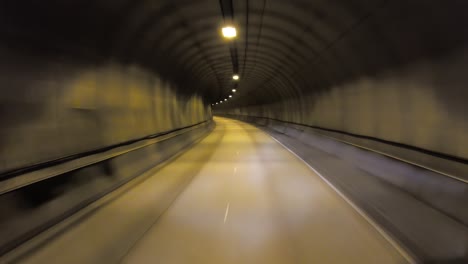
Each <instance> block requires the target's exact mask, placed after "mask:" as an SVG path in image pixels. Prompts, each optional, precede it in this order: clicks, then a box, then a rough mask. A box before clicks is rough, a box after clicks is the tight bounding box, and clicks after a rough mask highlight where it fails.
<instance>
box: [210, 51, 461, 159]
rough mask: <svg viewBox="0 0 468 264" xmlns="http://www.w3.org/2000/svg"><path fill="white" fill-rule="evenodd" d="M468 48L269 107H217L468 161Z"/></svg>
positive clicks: (227, 110) (223, 112)
mask: <svg viewBox="0 0 468 264" xmlns="http://www.w3.org/2000/svg"><path fill="white" fill-rule="evenodd" d="M467 67H468V50H462V51H458V52H454V53H452V54H450V55H446V56H444V57H439V58H433V59H428V60H425V61H419V62H416V63H411V64H408V65H406V66H404V67H402V68H399V69H392V70H386V71H384V72H382V73H380V74H378V75H376V76H364V77H360V78H357V79H355V80H353V81H349V82H345V83H343V84H340V85H336V86H333V87H330V88H329V89H327V90H325V91H323V92H321V93H320V94H305V95H304V96H303V97H301V98H293V99H288V100H284V101H281V102H277V103H273V104H265V105H253V106H247V107H240V108H233V109H220V110H217V109H215V113H217V114H235V115H243V116H256V117H265V118H271V119H277V120H281V121H286V122H293V123H298V124H304V125H308V126H314V127H318V128H325V129H332V130H337V131H341V132H346V133H352V134H356V135H360V136H367V137H371V138H376V139H382V140H386V141H390V142H395V143H401V144H405V145H409V146H412V147H417V148H421V149H425V150H430V151H434V152H438V153H443V154H446V155H449V156H455V157H459V158H462V159H468V137H467V136H466V135H468V119H467V118H466V114H467V113H468V108H467V105H466V98H468V89H467V88H466V83H467V82H468V76H467V75H466V68H467Z"/></svg>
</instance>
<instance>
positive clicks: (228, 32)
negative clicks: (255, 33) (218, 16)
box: [222, 26, 237, 39]
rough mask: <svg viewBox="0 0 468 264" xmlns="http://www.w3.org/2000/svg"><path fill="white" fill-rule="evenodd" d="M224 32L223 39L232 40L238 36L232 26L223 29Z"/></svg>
mask: <svg viewBox="0 0 468 264" xmlns="http://www.w3.org/2000/svg"><path fill="white" fill-rule="evenodd" d="M222 32H223V37H225V38H227V39H232V38H235V37H236V36H237V30H236V28H235V27H231V26H228V27H223V29H222Z"/></svg>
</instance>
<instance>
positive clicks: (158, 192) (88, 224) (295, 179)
mask: <svg viewBox="0 0 468 264" xmlns="http://www.w3.org/2000/svg"><path fill="white" fill-rule="evenodd" d="M216 122H217V127H216V129H215V130H214V131H213V132H212V133H211V134H210V135H209V136H208V137H206V138H205V139H203V140H202V141H201V142H200V143H198V144H196V145H195V146H193V147H192V148H191V149H190V150H188V151H187V152H185V153H184V154H182V155H181V156H179V157H178V158H176V159H175V160H174V161H173V162H171V163H169V164H168V165H166V166H164V167H162V168H160V169H158V170H157V171H155V172H152V173H151V175H145V176H142V178H141V179H139V180H137V181H136V182H133V183H130V184H129V185H128V186H125V187H124V188H123V189H121V190H118V191H116V192H115V193H112V194H110V195H108V196H107V197H105V198H104V199H103V200H100V201H98V202H96V203H95V204H93V205H91V206H89V207H88V208H86V209H84V210H83V211H82V212H80V213H78V214H77V215H75V216H73V217H72V218H71V219H69V220H67V221H65V222H64V223H62V224H61V225H59V226H57V227H56V228H55V229H52V230H50V231H48V232H46V233H45V234H43V235H42V236H40V237H38V239H37V240H36V241H34V240H33V241H31V242H30V243H29V244H30V245H25V246H24V247H25V248H28V247H29V248H35V250H32V251H27V250H26V249H24V250H26V251H25V252H28V254H26V255H25V256H23V257H21V258H20V259H16V261H18V260H21V261H20V262H21V263H68V264H70V263H80V264H82V263H171V264H172V263H200V264H209V263H216V264H221V263H268V264H274V263H319V264H322V263H359V264H365V263H369V264H375V263H379V264H385V263H407V261H406V259H405V258H404V257H403V256H402V254H401V253H400V252H401V251H400V250H397V249H396V247H395V246H393V245H392V244H391V243H390V242H389V241H388V240H387V239H386V238H385V237H384V236H383V235H382V234H381V233H379V232H378V231H377V229H376V228H374V226H373V225H371V224H370V223H369V222H368V221H367V220H366V219H365V218H364V217H363V216H362V215H361V214H359V213H358V212H357V211H356V210H355V209H354V208H353V207H352V206H351V205H350V204H349V203H348V202H346V201H345V200H344V199H343V198H342V197H341V196H340V195H339V194H338V193H337V192H336V191H335V190H334V189H332V188H331V187H330V186H329V185H328V184H327V183H326V182H325V181H323V180H322V179H321V178H320V177H319V176H318V175H317V174H316V173H314V172H313V171H312V170H311V169H310V168H309V167H308V166H307V165H306V164H304V163H303V162H302V161H301V160H300V159H298V158H297V157H295V156H294V155H293V154H291V153H290V152H289V151H288V150H287V149H285V148H284V147H282V146H281V145H280V144H279V143H277V142H276V141H274V140H273V139H272V138H271V137H270V136H268V135H267V134H265V133H263V132H262V131H260V130H259V129H257V128H255V127H253V126H251V125H248V124H245V123H241V122H238V121H233V120H229V119H221V118H218V119H216ZM51 234H53V235H51ZM41 239H42V240H41ZM38 244H41V246H40V247H37V248H36V247H34V245H38ZM20 249H21V248H20ZM28 250H29V249H28Z"/></svg>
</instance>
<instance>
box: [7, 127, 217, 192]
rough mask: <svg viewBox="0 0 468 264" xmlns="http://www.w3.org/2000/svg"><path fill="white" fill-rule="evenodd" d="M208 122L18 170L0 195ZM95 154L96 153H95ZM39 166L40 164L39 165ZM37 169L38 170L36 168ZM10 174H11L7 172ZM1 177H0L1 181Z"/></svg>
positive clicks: (174, 135)
mask: <svg viewBox="0 0 468 264" xmlns="http://www.w3.org/2000/svg"><path fill="white" fill-rule="evenodd" d="M209 122H210V120H207V121H204V122H201V123H198V124H195V125H191V126H187V127H183V128H178V129H174V130H171V131H168V132H164V133H160V134H157V135H152V136H148V137H145V138H144V139H140V140H136V141H132V142H130V143H127V144H125V145H123V146H122V145H118V146H114V147H112V146H111V147H107V148H105V149H104V150H102V151H93V152H94V154H89V155H83V156H80V155H75V156H78V157H77V158H71V159H69V160H67V161H60V160H57V162H47V163H45V166H38V165H35V166H32V167H31V169H28V168H26V169H19V170H18V171H26V172H25V173H22V174H18V175H16V176H12V177H3V178H6V179H5V180H2V181H0V195H2V194H5V193H8V192H11V191H14V190H17V189H19V188H22V187H25V186H28V185H31V184H34V183H37V182H40V181H43V180H46V179H50V178H53V177H56V176H59V175H62V174H64V173H67V172H70V171H74V170H77V169H80V168H83V167H87V166H90V165H93V164H96V163H99V162H102V161H105V160H108V159H112V158H115V157H117V156H120V155H123V154H126V153H128V152H131V151H135V150H138V149H141V148H144V147H146V146H149V145H153V144H156V143H158V142H161V141H165V140H168V139H171V138H173V137H176V136H178V135H181V134H184V133H186V132H189V131H191V130H194V129H197V128H199V127H200V126H203V125H205V124H207V123H209ZM96 152H97V153H96ZM39 165H40V164H39ZM38 167H39V168H38ZM9 173H10V174H11V172H9ZM1 178H2V177H0V179H1Z"/></svg>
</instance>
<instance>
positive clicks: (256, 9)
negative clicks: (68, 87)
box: [0, 0, 468, 107]
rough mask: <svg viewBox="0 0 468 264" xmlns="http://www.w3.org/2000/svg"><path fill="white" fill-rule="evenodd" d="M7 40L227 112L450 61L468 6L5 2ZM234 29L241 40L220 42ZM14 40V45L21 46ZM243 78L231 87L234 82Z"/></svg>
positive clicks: (330, 0)
mask: <svg viewBox="0 0 468 264" xmlns="http://www.w3.org/2000/svg"><path fill="white" fill-rule="evenodd" d="M1 5H2V6H1V7H0V10H1V11H0V12H1V13H0V20H1V21H0V22H1V24H2V26H1V29H2V32H1V38H2V41H5V42H9V43H10V45H12V46H15V47H16V48H21V47H23V48H25V49H31V42H32V43H34V48H35V49H36V51H40V52H41V53H44V52H45V51H46V52H49V53H52V54H60V55H61V56H63V55H64V54H65V55H72V56H75V57H80V58H87V59H92V60H93V61H98V62H99V63H101V62H105V61H107V60H111V59H112V60H118V61H120V62H121V63H125V64H140V65H142V66H144V67H147V68H149V69H154V71H156V72H158V73H161V74H163V75H165V76H166V78H170V79H172V80H173V81H175V82H178V83H180V84H181V85H180V86H181V87H183V89H185V91H186V92H188V93H194V92H196V93H200V94H202V95H203V96H204V98H205V99H206V101H207V102H209V103H213V102H217V101H220V100H223V99H224V98H227V97H228V95H229V94H231V90H232V89H233V88H235V89H237V91H238V92H237V93H236V94H235V95H234V97H233V98H232V100H229V102H227V103H225V104H224V105H223V107H230V106H240V105H251V104H262V103H270V102H275V101H278V100H283V99H285V98H290V97H300V96H302V95H304V94H310V93H316V92H320V91H321V90H324V89H327V88H328V87H330V86H332V85H334V84H338V83H340V82H343V81H346V80H349V79H353V78H357V77H359V76H363V75H372V74H376V73H378V72H379V71H382V70H384V69H387V68H391V67H397V66H398V65H401V64H404V63H407V62H409V61H413V60H416V59H422V58H425V57H428V56H437V55H438V54H443V53H444V52H447V51H449V50H451V49H453V48H454V47H458V46H461V45H462V44H463V43H464V42H465V41H466V39H467V37H468V34H466V32H465V31H466V27H462V26H461V21H465V20H466V18H465V15H464V11H463V10H467V7H468V4H467V3H466V1H462V0H453V1H450V4H447V3H446V2H445V1H426V0H416V1H407V0H392V1H390V0H375V1H366V0H356V1H349V0H314V1H312V0H310V1H306V0H301V1H298V0H296V1H287V0H284V1H281V0H240V1H235V0H197V1H193V0H171V1H160V0H70V1H61V0H42V1H34V0H28V1H17V0H2V1H1ZM227 24H229V25H230V24H233V25H235V26H236V28H237V29H238V37H237V38H236V39H235V40H232V41H227V40H225V39H223V38H222V37H221V34H220V30H221V27H222V26H223V25H227ZM12 40H13V42H12ZM234 73H238V74H239V75H240V76H241V79H240V81H239V82H233V80H232V75H233V74H234Z"/></svg>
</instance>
